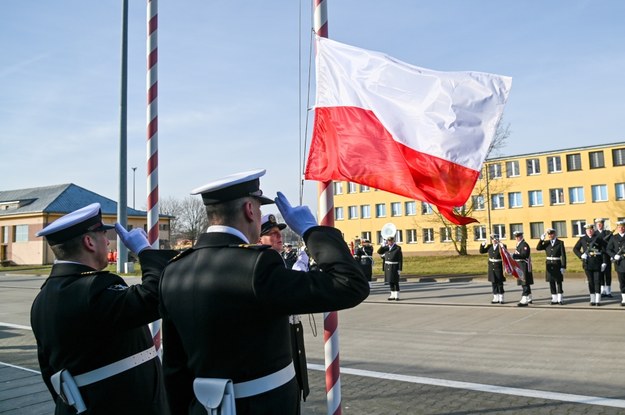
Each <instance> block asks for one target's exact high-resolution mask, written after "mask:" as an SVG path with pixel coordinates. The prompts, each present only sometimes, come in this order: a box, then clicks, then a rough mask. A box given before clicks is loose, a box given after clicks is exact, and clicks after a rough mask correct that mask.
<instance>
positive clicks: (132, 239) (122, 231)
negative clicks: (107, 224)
mask: <svg viewBox="0 0 625 415" xmlns="http://www.w3.org/2000/svg"><path fill="white" fill-rule="evenodd" d="M115 232H117V234H118V235H119V239H121V241H122V243H123V244H124V245H126V247H127V248H128V249H130V251H132V252H134V253H135V254H138V253H139V252H141V251H143V250H144V249H148V248H150V247H151V245H150V242H148V235H147V234H146V233H145V231H144V230H143V228H134V229H132V230H131V231H130V232H128V231H127V230H126V228H124V227H123V226H122V225H120V224H119V223H116V224H115Z"/></svg>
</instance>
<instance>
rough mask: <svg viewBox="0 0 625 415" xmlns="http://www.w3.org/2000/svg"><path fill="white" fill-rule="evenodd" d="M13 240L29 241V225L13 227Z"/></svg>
mask: <svg viewBox="0 0 625 415" xmlns="http://www.w3.org/2000/svg"><path fill="white" fill-rule="evenodd" d="M13 242H28V225H15V226H14V227H13Z"/></svg>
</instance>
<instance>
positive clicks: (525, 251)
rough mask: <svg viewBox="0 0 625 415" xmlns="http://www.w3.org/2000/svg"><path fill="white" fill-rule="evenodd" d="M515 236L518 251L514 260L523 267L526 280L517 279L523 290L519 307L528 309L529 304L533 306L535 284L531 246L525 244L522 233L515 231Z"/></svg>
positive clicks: (513, 255)
mask: <svg viewBox="0 0 625 415" xmlns="http://www.w3.org/2000/svg"><path fill="white" fill-rule="evenodd" d="M513 235H514V237H515V239H516V249H515V251H514V253H513V254H512V258H513V259H515V260H516V261H517V263H518V264H519V265H520V266H521V269H522V270H523V275H524V278H522V279H521V278H519V279H517V285H520V286H521V287H522V289H523V293H522V294H521V301H519V303H518V304H517V306H519V307H526V306H527V305H528V304H532V284H534V274H533V273H532V258H531V256H530V246H529V245H528V244H527V242H525V239H524V238H523V232H522V231H515V232H514V233H513Z"/></svg>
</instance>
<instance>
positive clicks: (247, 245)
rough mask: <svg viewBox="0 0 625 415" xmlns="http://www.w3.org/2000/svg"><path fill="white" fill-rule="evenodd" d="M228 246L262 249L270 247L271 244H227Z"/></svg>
mask: <svg viewBox="0 0 625 415" xmlns="http://www.w3.org/2000/svg"><path fill="white" fill-rule="evenodd" d="M228 248H246V249H255V250H257V251H264V250H265V249H269V248H271V245H262V244H231V245H228Z"/></svg>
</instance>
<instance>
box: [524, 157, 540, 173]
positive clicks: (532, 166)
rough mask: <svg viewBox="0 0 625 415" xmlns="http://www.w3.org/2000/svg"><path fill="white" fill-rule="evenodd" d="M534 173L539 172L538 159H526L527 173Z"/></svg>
mask: <svg viewBox="0 0 625 415" xmlns="http://www.w3.org/2000/svg"><path fill="white" fill-rule="evenodd" d="M535 174H540V160H538V159H527V175H528V176H533V175H535Z"/></svg>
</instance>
